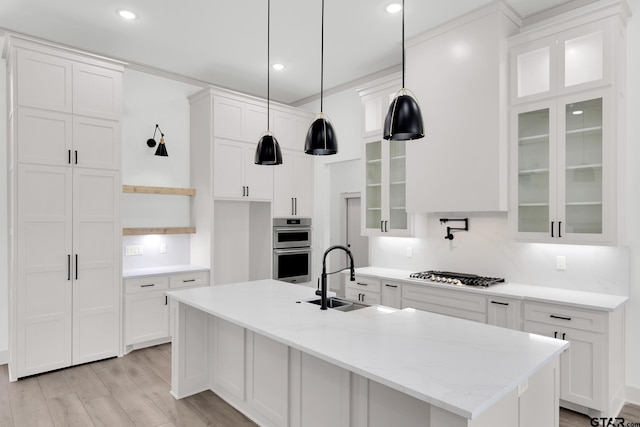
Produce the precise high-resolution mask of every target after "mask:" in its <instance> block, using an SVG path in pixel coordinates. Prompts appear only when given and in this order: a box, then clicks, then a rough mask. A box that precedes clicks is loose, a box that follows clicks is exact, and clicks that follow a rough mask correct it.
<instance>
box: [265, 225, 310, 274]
mask: <svg viewBox="0 0 640 427" xmlns="http://www.w3.org/2000/svg"><path fill="white" fill-rule="evenodd" d="M311 235H312V228H311V218H274V219H273V278H274V279H277V280H283V281H285V282H291V283H304V282H310V281H311V258H312V257H311Z"/></svg>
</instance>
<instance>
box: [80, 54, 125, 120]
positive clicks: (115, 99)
mask: <svg viewBox="0 0 640 427" xmlns="http://www.w3.org/2000/svg"><path fill="white" fill-rule="evenodd" d="M121 111H122V72H120V71H116V70H111V69H108V68H103V67H97V66H95V65H89V64H82V63H74V64H73V113H74V114H81V115H83V116H89V117H97V118H101V119H109V120H119V119H120V116H121V114H122V113H121Z"/></svg>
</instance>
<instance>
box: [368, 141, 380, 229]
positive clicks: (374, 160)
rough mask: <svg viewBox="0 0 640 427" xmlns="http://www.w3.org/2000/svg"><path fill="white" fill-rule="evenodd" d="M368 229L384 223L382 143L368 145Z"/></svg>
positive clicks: (378, 226)
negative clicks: (381, 222)
mask: <svg viewBox="0 0 640 427" xmlns="http://www.w3.org/2000/svg"><path fill="white" fill-rule="evenodd" d="M365 149H366V159H367V165H366V173H367V178H366V179H367V182H366V185H367V195H366V199H367V206H366V209H367V215H366V222H367V224H366V227H367V228H380V221H382V143H381V142H380V141H376V142H370V143H368V144H366V146H365Z"/></svg>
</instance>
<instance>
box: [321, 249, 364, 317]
mask: <svg viewBox="0 0 640 427" xmlns="http://www.w3.org/2000/svg"><path fill="white" fill-rule="evenodd" d="M334 249H342V250H343V251H345V252H346V253H347V255H349V264H350V265H349V267H346V268H349V269H350V270H351V281H352V282H354V281H355V280H356V270H355V267H354V266H353V255H352V254H351V251H350V250H349V249H347V248H346V247H344V246H340V245H335V246H331V247H330V248H329V249H327V250H326V251H324V256H323V257H322V276H321V277H322V279H321V281H320V282H321V285H320V310H326V309H327V275H329V274H333V273H338V272H340V271H342V270H346V268H343V269H342V270H338V271H333V272H331V273H327V255H329V252H331V251H332V250H334ZM317 293H318V292H317V291H316V294H317Z"/></svg>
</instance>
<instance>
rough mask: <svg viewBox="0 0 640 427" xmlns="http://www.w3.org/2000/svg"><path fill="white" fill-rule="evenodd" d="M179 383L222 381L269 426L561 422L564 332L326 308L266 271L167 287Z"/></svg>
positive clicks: (191, 387)
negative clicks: (545, 333)
mask: <svg viewBox="0 0 640 427" xmlns="http://www.w3.org/2000/svg"><path fill="white" fill-rule="evenodd" d="M168 295H169V297H170V298H171V301H172V308H171V309H172V310H174V313H175V316H174V319H175V321H176V323H175V334H174V337H173V347H172V352H173V354H172V391H171V392H172V394H173V395H174V396H175V397H176V398H183V397H186V396H189V395H192V394H195V393H198V392H201V391H204V390H209V389H210V390H213V391H214V392H215V393H217V394H218V395H220V396H221V397H222V398H224V399H225V400H226V401H228V402H229V403H230V404H231V405H233V406H234V407H236V408H237V409H239V410H240V411H242V412H243V413H245V414H246V415H247V416H249V417H250V418H252V419H253V420H255V421H256V422H258V423H259V424H260V425H273V426H285V425H292V426H299V425H304V426H315V425H318V426H326V425H336V426H337V425H341V426H352V425H353V426H355V425H363V426H364V425H367V426H372V427H373V426H388V425H394V424H395V425H402V426H413V425H416V426H434V427H435V426H438V427H442V426H452V427H458V426H473V427H477V426H494V427H495V426H505V427H506V426H509V427H512V426H529V425H531V426H534V425H557V423H558V399H559V390H558V378H559V375H558V358H559V356H560V353H561V352H562V351H564V350H565V349H566V348H567V347H568V343H567V342H566V341H561V340H556V339H552V338H547V337H542V336H538V335H533V334H529V333H524V332H520V331H513V330H508V329H503V328H498V327H494V326H490V325H484V324H479V323H476V322H470V321H466V320H462V319H456V318H453V317H449V316H443V315H438V314H434V313H428V312H424V311H420V310H413V309H405V310H393V309H387V308H385V307H379V306H371V307H368V308H364V309H361V310H357V311H353V312H340V311H336V310H326V311H322V310H320V309H319V307H318V306H317V305H314V304H309V303H307V302H305V300H310V299H315V298H317V297H315V295H314V294H313V289H310V288H307V287H303V286H299V285H292V284H288V283H284V282H279V281H276V280H260V281H254V282H245V283H237V284H231V285H222V286H213V287H207V288H196V289H187V290H181V291H174V292H169V293H168Z"/></svg>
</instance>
